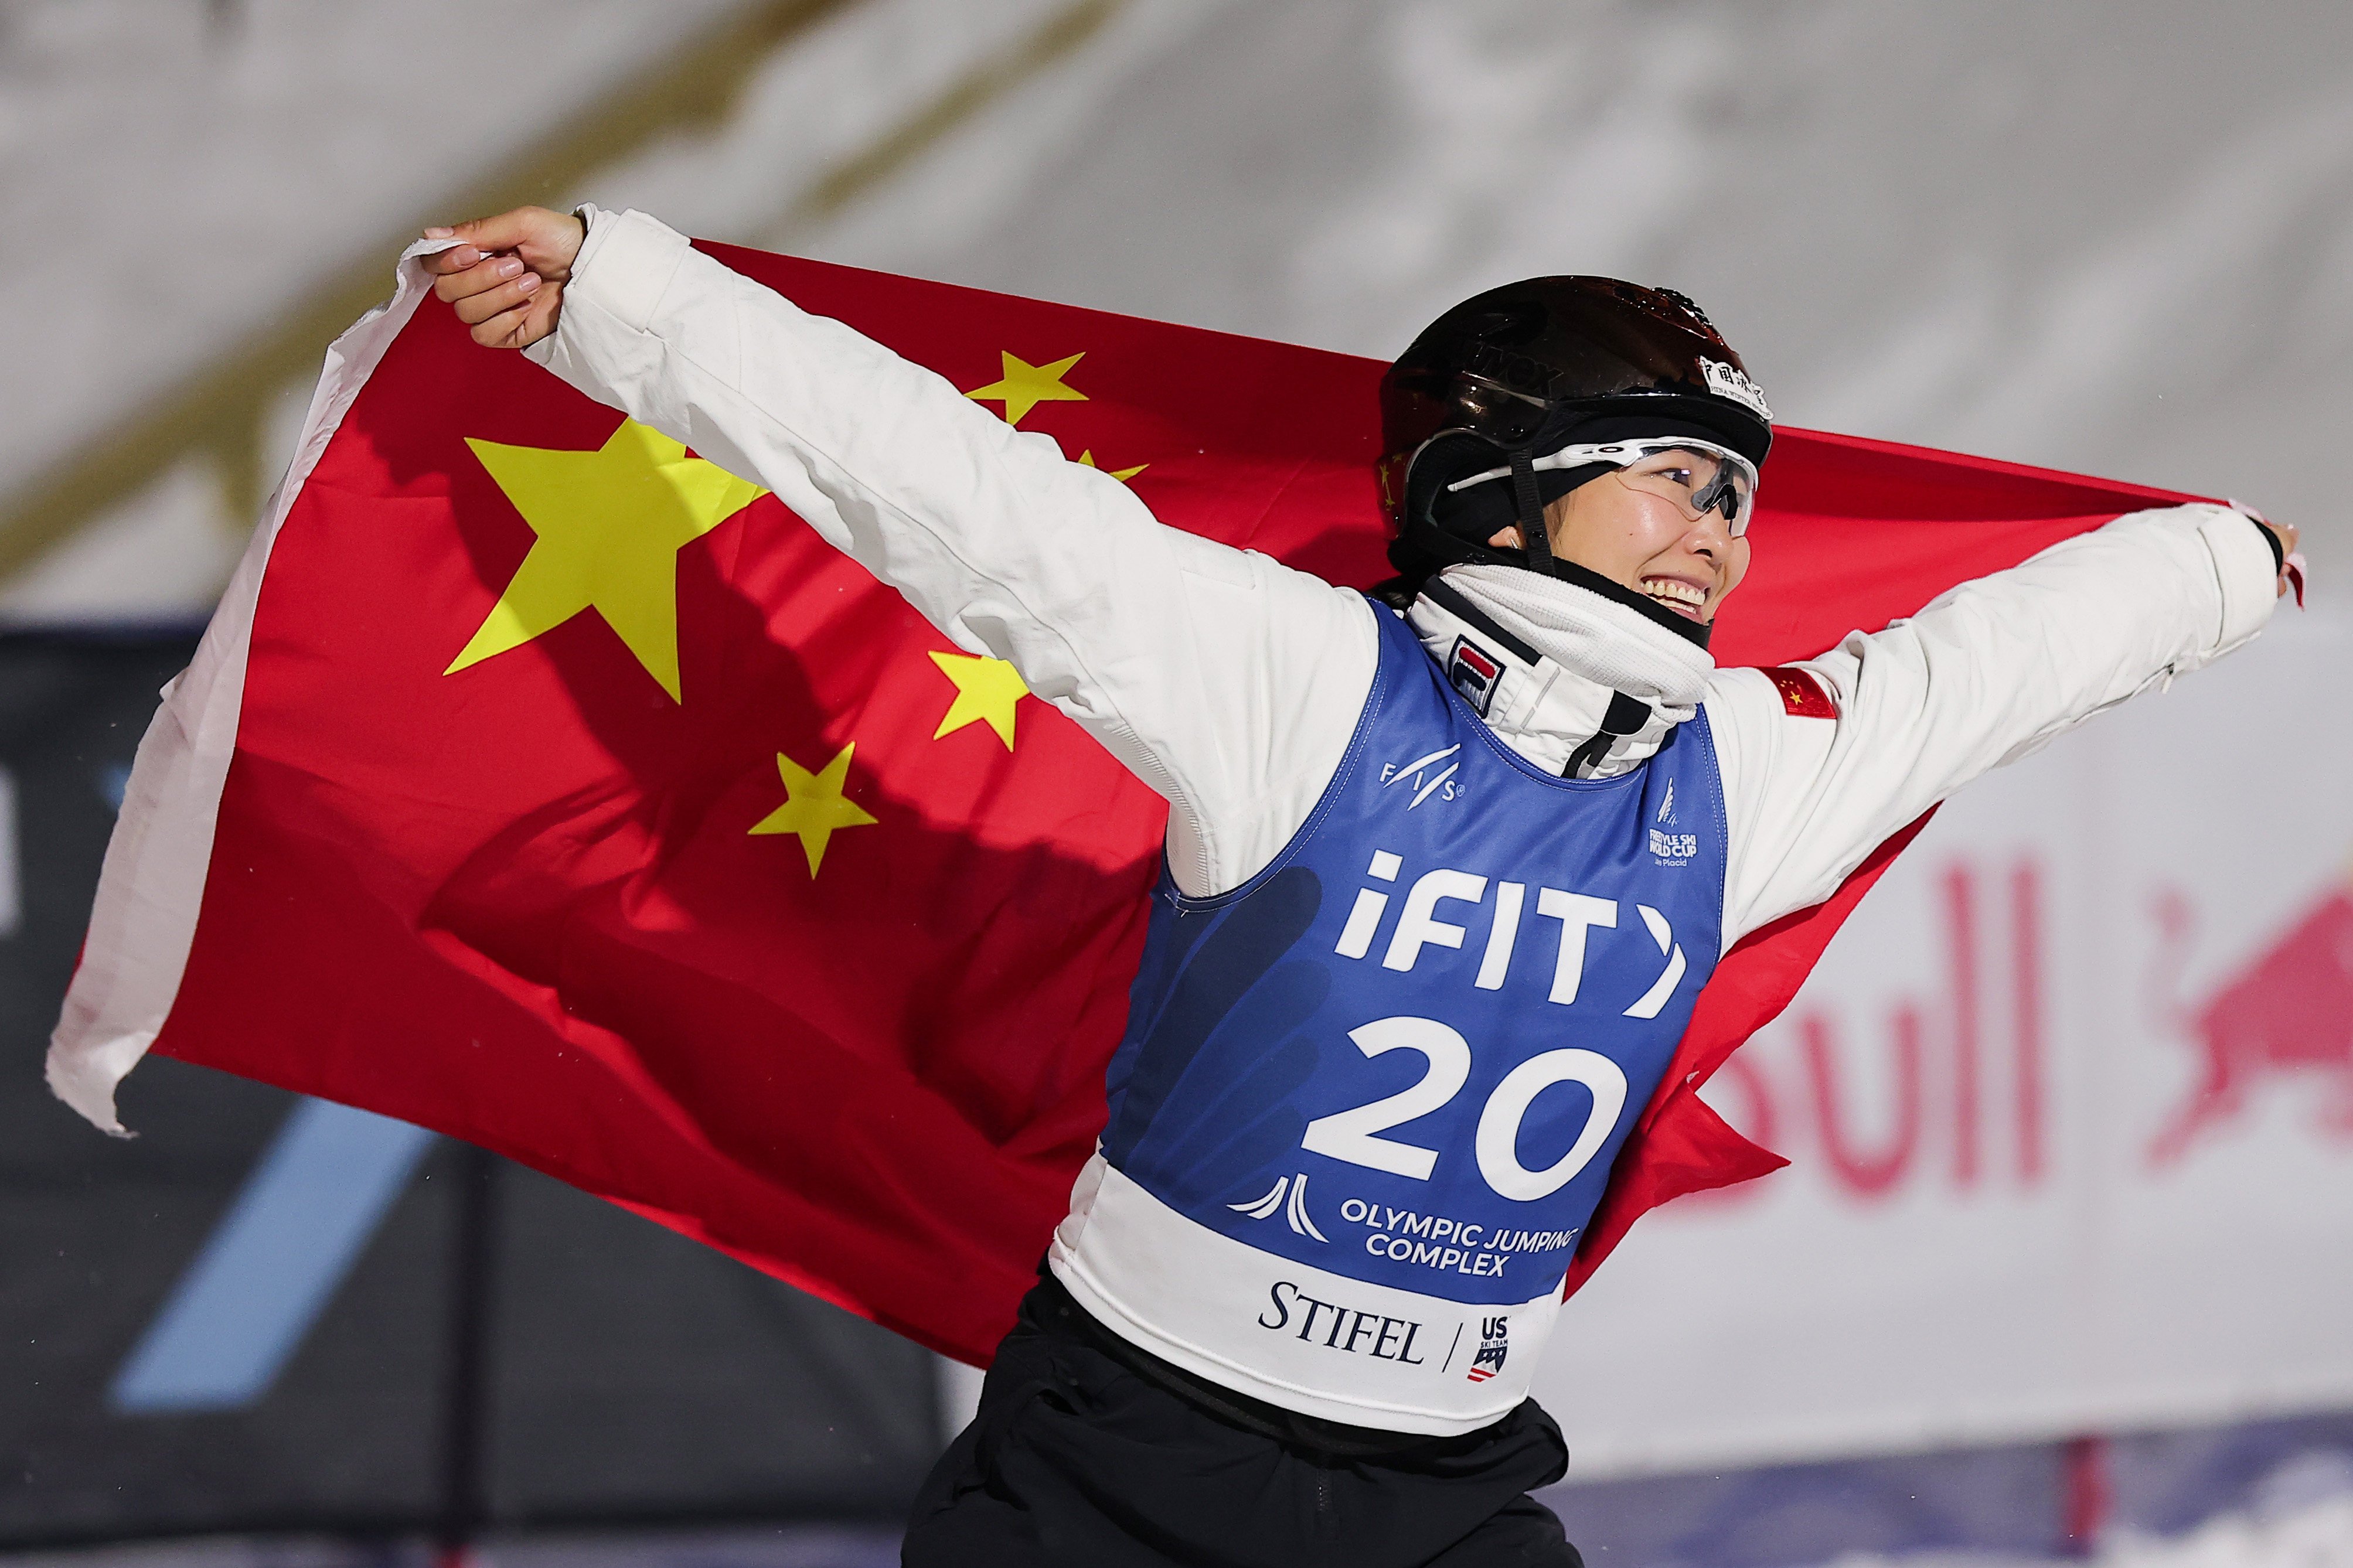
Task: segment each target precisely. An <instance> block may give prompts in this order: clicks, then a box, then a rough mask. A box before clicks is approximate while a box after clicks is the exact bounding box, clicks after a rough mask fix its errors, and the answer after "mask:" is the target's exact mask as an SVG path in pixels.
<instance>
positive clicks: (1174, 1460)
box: [901, 1278, 1583, 1568]
mask: <svg viewBox="0 0 2353 1568" xmlns="http://www.w3.org/2000/svg"><path fill="white" fill-rule="evenodd" d="M1189 1383H1190V1380H1189V1379H1187V1377H1186V1375H1185V1374H1184V1373H1181V1372H1178V1371H1177V1370H1176V1369H1175V1368H1172V1367H1168V1366H1167V1365H1166V1363H1160V1362H1157V1361H1155V1359H1154V1358H1152V1357H1149V1356H1146V1355H1145V1354H1144V1352H1140V1351H1138V1350H1136V1349H1135V1348H1134V1347H1133V1346H1131V1345H1128V1344H1127V1343H1126V1342H1124V1341H1120V1340H1118V1339H1116V1338H1115V1337H1114V1336H1113V1335H1112V1334H1111V1332H1110V1331H1108V1330H1106V1329H1104V1328H1103V1326H1102V1325H1101V1324H1100V1323H1098V1322H1097V1321H1095V1320H1094V1319H1093V1318H1092V1317H1091V1316H1090V1315H1089V1314H1088V1313H1087V1312H1086V1311H1085V1310H1083V1309H1082V1308H1081V1307H1080V1306H1079V1305H1078V1303H1077V1302H1076V1301H1074V1300H1071V1296H1070V1293H1069V1292H1068V1291H1066V1290H1064V1289H1062V1288H1061V1286H1060V1284H1058V1283H1057V1282H1056V1281H1055V1280H1053V1279H1050V1278H1047V1279H1041V1280H1040V1281H1039V1285H1038V1288H1037V1289H1034V1290H1032V1291H1031V1292H1030V1293H1029V1296H1028V1297H1027V1298H1025V1299H1024V1300H1023V1301H1022V1303H1021V1313H1020V1317H1019V1319H1018V1321H1017V1322H1016V1323H1015V1325H1014V1328H1013V1331H1012V1332H1011V1333H1009V1334H1008V1335H1007V1336H1006V1338H1005V1342H1004V1344H1003V1345H1002V1346H1001V1347H999V1349H998V1351H997V1362H996V1364H995V1365H994V1366H992V1367H991V1368H990V1369H989V1373H988V1379H987V1383H986V1384H984V1385H983V1387H982V1393H981V1398H980V1413H979V1415H976V1417H975V1418H974V1420H973V1423H972V1425H971V1426H968V1427H966V1428H965V1431H964V1433H963V1435H962V1436H959V1437H957V1438H956V1440H955V1443H954V1444H952V1445H951V1446H950V1447H949V1448H948V1451H947V1453H946V1454H945V1455H944V1456H943V1457H942V1458H941V1459H940V1462H939V1464H938V1465H937V1466H936V1467H935V1468H934V1469H933V1471H932V1474H931V1477H930V1479H927V1480H926V1481H925V1482H924V1483H923V1490H922V1492H921V1493H920V1494H919V1495H918V1496H917V1498H916V1501H915V1508H914V1514H913V1519H912V1520H911V1521H910V1523H909V1526H908V1530H907V1537H906V1544H905V1546H904V1547H903V1549H902V1558H901V1562H902V1564H903V1565H904V1568H1061V1565H1064V1564H1068V1565H1070V1568H1261V1565H1264V1568H1323V1565H1324V1564H1330V1565H1332V1568H1505V1565H1510V1568H1537V1565H1542V1568H1583V1561H1582V1559H1580V1558H1579V1557H1578V1556H1577V1549H1576V1548H1575V1547H1573V1546H1571V1545H1570V1544H1569V1543H1568V1541H1567V1537H1566V1536H1565V1535H1563V1533H1562V1532H1561V1527H1560V1521H1559V1520H1557V1519H1556V1518H1555V1517H1553V1514H1552V1512H1551V1510H1548V1509H1546V1508H1545V1507H1544V1506H1543V1505H1542V1504H1541V1503H1538V1502H1536V1501H1535V1500H1534V1499H1532V1498H1530V1497H1528V1496H1526V1495H1525V1494H1526V1493H1527V1491H1528V1490H1529V1489H1531V1488H1534V1487H1540V1486H1545V1485H1547V1484H1549V1483H1551V1482H1553V1481H1556V1480H1558V1479H1560V1477H1561V1475H1562V1473H1563V1471H1564V1470H1565V1469H1566V1468H1567V1462H1568V1457H1567V1449H1566V1447H1564V1446H1563V1444H1562V1442H1561V1436H1560V1428H1559V1427H1558V1426H1556V1425H1555V1424H1554V1422H1553V1419H1552V1417H1551V1416H1549V1415H1546V1414H1545V1413H1544V1411H1543V1409H1542V1408H1541V1407H1540V1406H1538V1405H1536V1403H1535V1401H1534V1400H1529V1401H1527V1402H1526V1403H1525V1404H1523V1405H1520V1407H1519V1408H1518V1409H1516V1410H1514V1411H1513V1412H1512V1413H1511V1414H1510V1415H1506V1416H1505V1417H1504V1418H1503V1419H1502V1420H1501V1421H1498V1422H1496V1423H1495V1424H1494V1425H1493V1426H1486V1427H1482V1428H1481V1429H1480V1430H1479V1431H1476V1432H1472V1433H1469V1434H1466V1435H1464V1436H1460V1437H1430V1438H1411V1439H1409V1438H1402V1437H1400V1436H1398V1435H1395V1434H1380V1433H1372V1432H1364V1431H1361V1430H1360V1429H1357V1428H1349V1427H1339V1426H1330V1425H1329V1424H1325V1423H1318V1422H1311V1421H1306V1420H1304V1419H1303V1418H1301V1417H1297V1416H1293V1415H1290V1414H1289V1413H1287V1412H1282V1411H1278V1410H1275V1409H1274V1408H1273V1407H1272V1406H1269V1405H1260V1404H1258V1403H1257V1402H1255V1401H1251V1400H1247V1399H1240V1398H1239V1397H1238V1396H1232V1395H1230V1394H1226V1395H1225V1396H1223V1397H1219V1396H1217V1395H1206V1391H1199V1392H1200V1393H1201V1394H1205V1395H1206V1399H1205V1397H1200V1396H1196V1393H1195V1390H1194V1389H1188V1386H1187V1385H1188V1384H1189ZM1196 1387H1198V1385H1196ZM1212 1405H1215V1407H1212ZM1352 1439H1363V1440H1362V1441H1359V1440H1352ZM1335 1449H1336V1450H1348V1451H1335Z"/></svg>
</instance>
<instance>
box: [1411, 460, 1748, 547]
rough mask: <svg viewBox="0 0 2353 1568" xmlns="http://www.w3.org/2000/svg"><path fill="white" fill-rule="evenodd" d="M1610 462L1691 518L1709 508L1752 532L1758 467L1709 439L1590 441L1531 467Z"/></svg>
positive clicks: (1731, 526) (1732, 526)
mask: <svg viewBox="0 0 2353 1568" xmlns="http://www.w3.org/2000/svg"><path fill="white" fill-rule="evenodd" d="M1595 463H1606V464H1608V465H1609V467H1611V468H1616V469H1617V470H1618V477H1619V479H1620V481H1621V482H1623V483H1625V484H1626V485H1628V486H1630V487H1631V488H1633V489H1638V490H1641V491H1643V492H1645V493H1647V494H1650V495H1655V496H1662V497H1664V498H1665V499H1666V500H1671V501H1672V502H1674V503H1675V505H1676V506H1677V507H1678V508H1680V509H1681V510H1682V511H1683V516H1684V517H1685V518H1686V519H1688V520H1689V521H1693V522H1697V521H1700V520H1701V519H1702V518H1704V517H1705V516H1706V515H1707V514H1708V513H1709V512H1712V511H1713V512H1716V513H1719V514H1720V515H1722V517H1723V518H1724V525H1725V531H1728V532H1729V533H1730V534H1731V535H1732V537H1733V538H1735V539H1737V538H1739V537H1740V536H1741V535H1742V534H1744V533H1746V532H1747V531H1748V517H1749V514H1750V513H1751V512H1752V511H1754V510H1756V497H1757V466H1756V465H1755V464H1754V463H1751V462H1750V461H1749V460H1748V459H1747V458H1744V457H1742V456H1741V455H1740V454H1739V453H1737V452H1735V451H1730V450H1728V449H1726V448H1725V447H1718V446H1715V445H1714V444H1712V443H1710V442H1706V441H1694V440H1691V439H1688V438H1682V437H1678V438H1672V439H1670V438H1665V437H1662V438H1660V439H1658V440H1651V441H1588V442H1586V443H1584V444H1582V445H1579V446H1575V447H1562V448H1561V449H1560V450H1559V451H1557V452H1552V453H1548V454H1546V456H1544V457H1541V458H1537V459H1536V460H1535V462H1533V463H1531V464H1530V465H1529V467H1530V468H1534V469H1535V471H1536V472H1538V473H1544V472H1546V471H1548V470H1556V469H1560V468H1587V467H1588V466H1590V465H1592V464H1595ZM1511 472H1512V470H1511V468H1509V467H1504V468H1489V469H1488V470H1487V471H1486V472H1484V473H1480V474H1472V476H1471V477H1470V478H1469V479H1457V480H1455V481H1454V482H1453V483H1452V484H1451V485H1449V486H1447V487H1446V488H1447V489H1449V490H1466V489H1470V488H1471V487H1472V485H1481V484H1485V483H1487V482H1488V481H1489V480H1491V479H1508V478H1510V476H1511Z"/></svg>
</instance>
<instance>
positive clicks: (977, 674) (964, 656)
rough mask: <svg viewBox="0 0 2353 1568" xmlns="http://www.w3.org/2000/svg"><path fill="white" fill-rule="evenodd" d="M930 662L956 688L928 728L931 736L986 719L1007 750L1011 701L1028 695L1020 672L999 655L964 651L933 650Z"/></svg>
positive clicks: (1010, 742)
mask: <svg viewBox="0 0 2353 1568" xmlns="http://www.w3.org/2000/svg"><path fill="white" fill-rule="evenodd" d="M932 662H933V663H934V664H936V665H938V666H939V667H940V673H941V674H942V675H944V676H946V677H947V678H948V679H950V680H953V681H955V689H956V695H955V701H954V702H952V703H950V704H948V711H947V717H945V718H944V719H942V720H941V721H940V727H939V728H938V729H936V730H934V731H932V739H933V740H934V741H936V740H938V739H939V738H940V737H941V736H943V735H951V734H954V733H955V731H958V730H961V729H963V728H964V727H965V725H966V724H971V723H976V722H979V721H983V720H986V721H987V724H988V727H989V728H990V729H992V730H994V731H997V739H998V740H1000V741H1002V742H1005V749H1006V750H1007V751H1008V752H1009V751H1011V750H1012V749H1013V709H1014V704H1016V703H1018V702H1019V701H1020V700H1022V699H1023V698H1024V697H1027V696H1029V687H1028V686H1027V685H1025V684H1023V682H1022V679H1021V674H1020V672H1019V671H1018V670H1017V669H1015V668H1013V667H1012V666H1011V665H1009V664H1008V663H1006V662H1005V661H1004V660H1003V659H1001V658H977V657H976V656H974V655H972V654H968V653H934V655H932Z"/></svg>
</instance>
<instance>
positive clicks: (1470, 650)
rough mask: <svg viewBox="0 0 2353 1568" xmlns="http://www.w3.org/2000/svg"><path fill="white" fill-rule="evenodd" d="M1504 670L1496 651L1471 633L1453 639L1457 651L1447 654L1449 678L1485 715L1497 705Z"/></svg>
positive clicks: (1481, 713)
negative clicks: (1498, 686) (1475, 640)
mask: <svg viewBox="0 0 2353 1568" xmlns="http://www.w3.org/2000/svg"><path fill="white" fill-rule="evenodd" d="M1503 674H1504V667H1503V665H1502V664H1501V663H1500V662H1499V661H1498V660H1497V659H1496V658H1495V656H1494V655H1493V654H1491V653H1489V652H1488V651H1487V650H1486V649H1485V648H1482V647H1480V646H1479V645H1478V644H1477V643H1474V642H1472V640H1471V639H1470V638H1469V637H1456V638H1455V639H1454V651H1453V652H1452V653H1451V654H1449V655H1447V657H1446V679H1448V680H1449V681H1450V682H1451V683H1452V685H1453V687H1454V689H1455V690H1457V691H1459V692H1461V694H1462V700H1464V701H1465V702H1468V703H1469V704H1471V707H1472V710H1473V711H1474V712H1476V713H1477V714H1478V715H1479V717H1480V718H1482V719H1484V718H1485V717H1486V716H1487V710H1488V709H1489V708H1491V707H1493V705H1494V701H1495V687H1496V685H1497V683H1498V682H1499V681H1500V680H1501V679H1503Z"/></svg>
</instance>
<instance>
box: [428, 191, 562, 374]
mask: <svg viewBox="0 0 2353 1568" xmlns="http://www.w3.org/2000/svg"><path fill="white" fill-rule="evenodd" d="M425 237H426V238H427V239H449V238H453V237H454V238H457V239H462V240H464V241H465V242H466V243H465V244H463V245H460V246H458V247H454V248H452V249H449V250H444V251H441V252H439V253H438V255H433V256H428V257H427V258H425V270H426V271H427V272H429V273H431V274H433V277H434V283H433V292H434V293H435V294H437V295H438V296H440V298H442V299H443V300H448V302H449V303H450V304H451V305H453V306H455V307H456V308H457V311H458V319H459V321H463V322H465V323H466V325H467V326H469V327H470V328H472V329H473V333H474V341H475V342H478V343H480V344H481V345H482V346H483V347H484V348H492V349H520V348H528V347H530V346H531V345H532V344H533V343H535V342H539V340H540V339H542V338H543V337H545V336H547V334H548V333H550V332H552V331H555V319H556V316H557V314H558V313H559V312H560V311H562V310H563V309H564V283H565V279H568V278H570V277H571V276H572V261H573V258H575V257H576V256H578V255H579V254H580V245H581V242H582V241H583V240H585V239H586V238H587V237H588V230H587V226H586V225H585V224H583V223H582V222H581V221H580V220H579V219H578V218H576V217H574V216H572V215H571V214H570V213H559V212H551V211H549V210H548V209H547V208H545V207H517V208H515V209H514V210H513V211H512V212H503V213H501V214H499V215H498V216H496V217H478V218H476V219H474V220H473V221H472V222H471V223H461V224H459V225H458V226H455V227H453V228H428V229H427V230H426V231H425Z"/></svg>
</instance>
